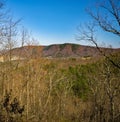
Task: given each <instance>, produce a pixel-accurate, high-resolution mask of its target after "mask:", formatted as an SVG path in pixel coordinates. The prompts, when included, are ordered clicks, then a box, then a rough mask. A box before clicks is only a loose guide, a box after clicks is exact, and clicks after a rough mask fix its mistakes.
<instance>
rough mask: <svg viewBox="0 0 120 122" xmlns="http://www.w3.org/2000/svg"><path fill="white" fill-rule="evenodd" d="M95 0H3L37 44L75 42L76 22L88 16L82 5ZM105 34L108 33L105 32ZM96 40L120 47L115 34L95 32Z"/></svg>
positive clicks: (87, 5)
mask: <svg viewBox="0 0 120 122" xmlns="http://www.w3.org/2000/svg"><path fill="white" fill-rule="evenodd" d="M97 1H98V0H7V7H8V8H10V11H11V14H12V16H13V17H14V18H15V19H19V18H22V21H21V25H20V26H21V27H22V26H24V27H25V28H26V29H28V30H29V31H31V32H32V35H33V36H34V37H35V38H36V39H37V40H38V41H39V44H40V45H49V44H61V43H78V44H82V45H87V44H88V43H87V42H85V41H82V42H81V41H77V40H76V39H75V35H76V34H77V29H76V28H77V26H78V25H80V24H83V23H85V22H88V21H90V20H91V18H90V16H89V15H88V14H87V13H86V11H85V9H86V8H88V7H89V6H91V5H93V4H94V3H95V2H97ZM107 35H108V36H107ZM98 37H99V41H100V42H99V43H100V44H106V45H112V46H113V47H120V41H119V38H117V37H115V36H113V35H110V34H106V33H102V32H101V31H100V33H99V34H98Z"/></svg>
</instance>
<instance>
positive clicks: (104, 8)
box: [77, 0, 120, 69]
mask: <svg viewBox="0 0 120 122" xmlns="http://www.w3.org/2000/svg"><path fill="white" fill-rule="evenodd" d="M94 8H95V10H96V11H94V12H93V11H92V10H91V9H87V13H88V14H89V15H90V16H91V17H92V19H93V22H92V23H88V24H86V26H85V27H83V28H80V27H78V31H79V32H80V35H79V36H77V40H85V41H88V42H92V43H93V44H94V45H95V46H96V48H97V49H98V51H99V52H100V53H101V54H102V55H103V56H105V57H106V58H107V59H108V60H109V61H110V62H111V63H112V64H113V65H114V66H115V67H117V68H119V69H120V64H119V63H116V62H115V61H113V60H112V59H111V58H110V57H108V56H107V55H106V53H105V52H104V51H102V50H101V49H100V47H99V45H98V42H97V38H96V36H95V32H96V29H97V28H98V27H100V28H102V29H103V30H104V31H105V32H109V33H112V34H115V35H117V36H120V0H102V2H100V3H98V4H97V5H96V7H94Z"/></svg>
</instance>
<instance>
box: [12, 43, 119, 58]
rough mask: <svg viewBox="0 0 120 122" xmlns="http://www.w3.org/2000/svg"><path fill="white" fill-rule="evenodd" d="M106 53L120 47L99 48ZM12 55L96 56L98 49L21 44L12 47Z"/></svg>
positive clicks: (80, 46) (98, 54)
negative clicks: (20, 45)
mask: <svg viewBox="0 0 120 122" xmlns="http://www.w3.org/2000/svg"><path fill="white" fill-rule="evenodd" d="M100 49H101V50H102V51H104V52H105V53H106V54H111V53H113V52H120V48H117V49H112V48H103V47H101V48H100ZM11 54H12V55H13V56H19V57H22V58H27V57H32V58H37V57H38V58H39V57H49V58H66V57H98V56H100V53H99V51H98V50H97V48H96V47H92V46H84V45H79V44H71V43H65V44H52V45H49V46H32V45H29V46H23V47H19V48H14V49H12V51H11Z"/></svg>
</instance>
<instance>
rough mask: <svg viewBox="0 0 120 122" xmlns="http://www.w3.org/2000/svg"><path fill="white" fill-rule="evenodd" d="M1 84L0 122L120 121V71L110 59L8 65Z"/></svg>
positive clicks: (2, 68)
mask: <svg viewBox="0 0 120 122" xmlns="http://www.w3.org/2000/svg"><path fill="white" fill-rule="evenodd" d="M112 59H113V60H114V61H115V62H117V63H119V61H120V56H119V55H117V56H116V55H114V56H112ZM83 62H85V60H84V61H83ZM92 62H93V63H92ZM0 84H1V85H0V96H1V97H0V101H1V103H0V104H1V105H0V106H1V108H0V109H1V110H0V121H1V122H19V121H20V122H26V121H27V122H28V121H29V122H45V121H46V122H119V121H120V103H119V101H120V69H119V68H117V67H115V66H114V65H113V64H111V62H109V61H108V60H107V59H102V60H101V61H97V62H94V61H90V59H89V60H86V63H81V62H80V60H79V59H61V60H57V59H31V60H26V61H13V62H4V63H1V64H0ZM5 103H6V105H5Z"/></svg>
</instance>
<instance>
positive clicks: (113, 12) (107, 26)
mask: <svg viewBox="0 0 120 122" xmlns="http://www.w3.org/2000/svg"><path fill="white" fill-rule="evenodd" d="M96 8H97V10H96V13H95V12H92V11H91V10H87V12H88V14H89V15H90V16H91V17H92V18H93V19H94V20H95V21H96V23H97V24H98V25H99V26H100V27H101V28H102V29H103V30H104V31H106V32H110V33H113V34H115V35H117V36H120V0H102V2H101V3H99V4H98V5H97V6H96Z"/></svg>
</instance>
